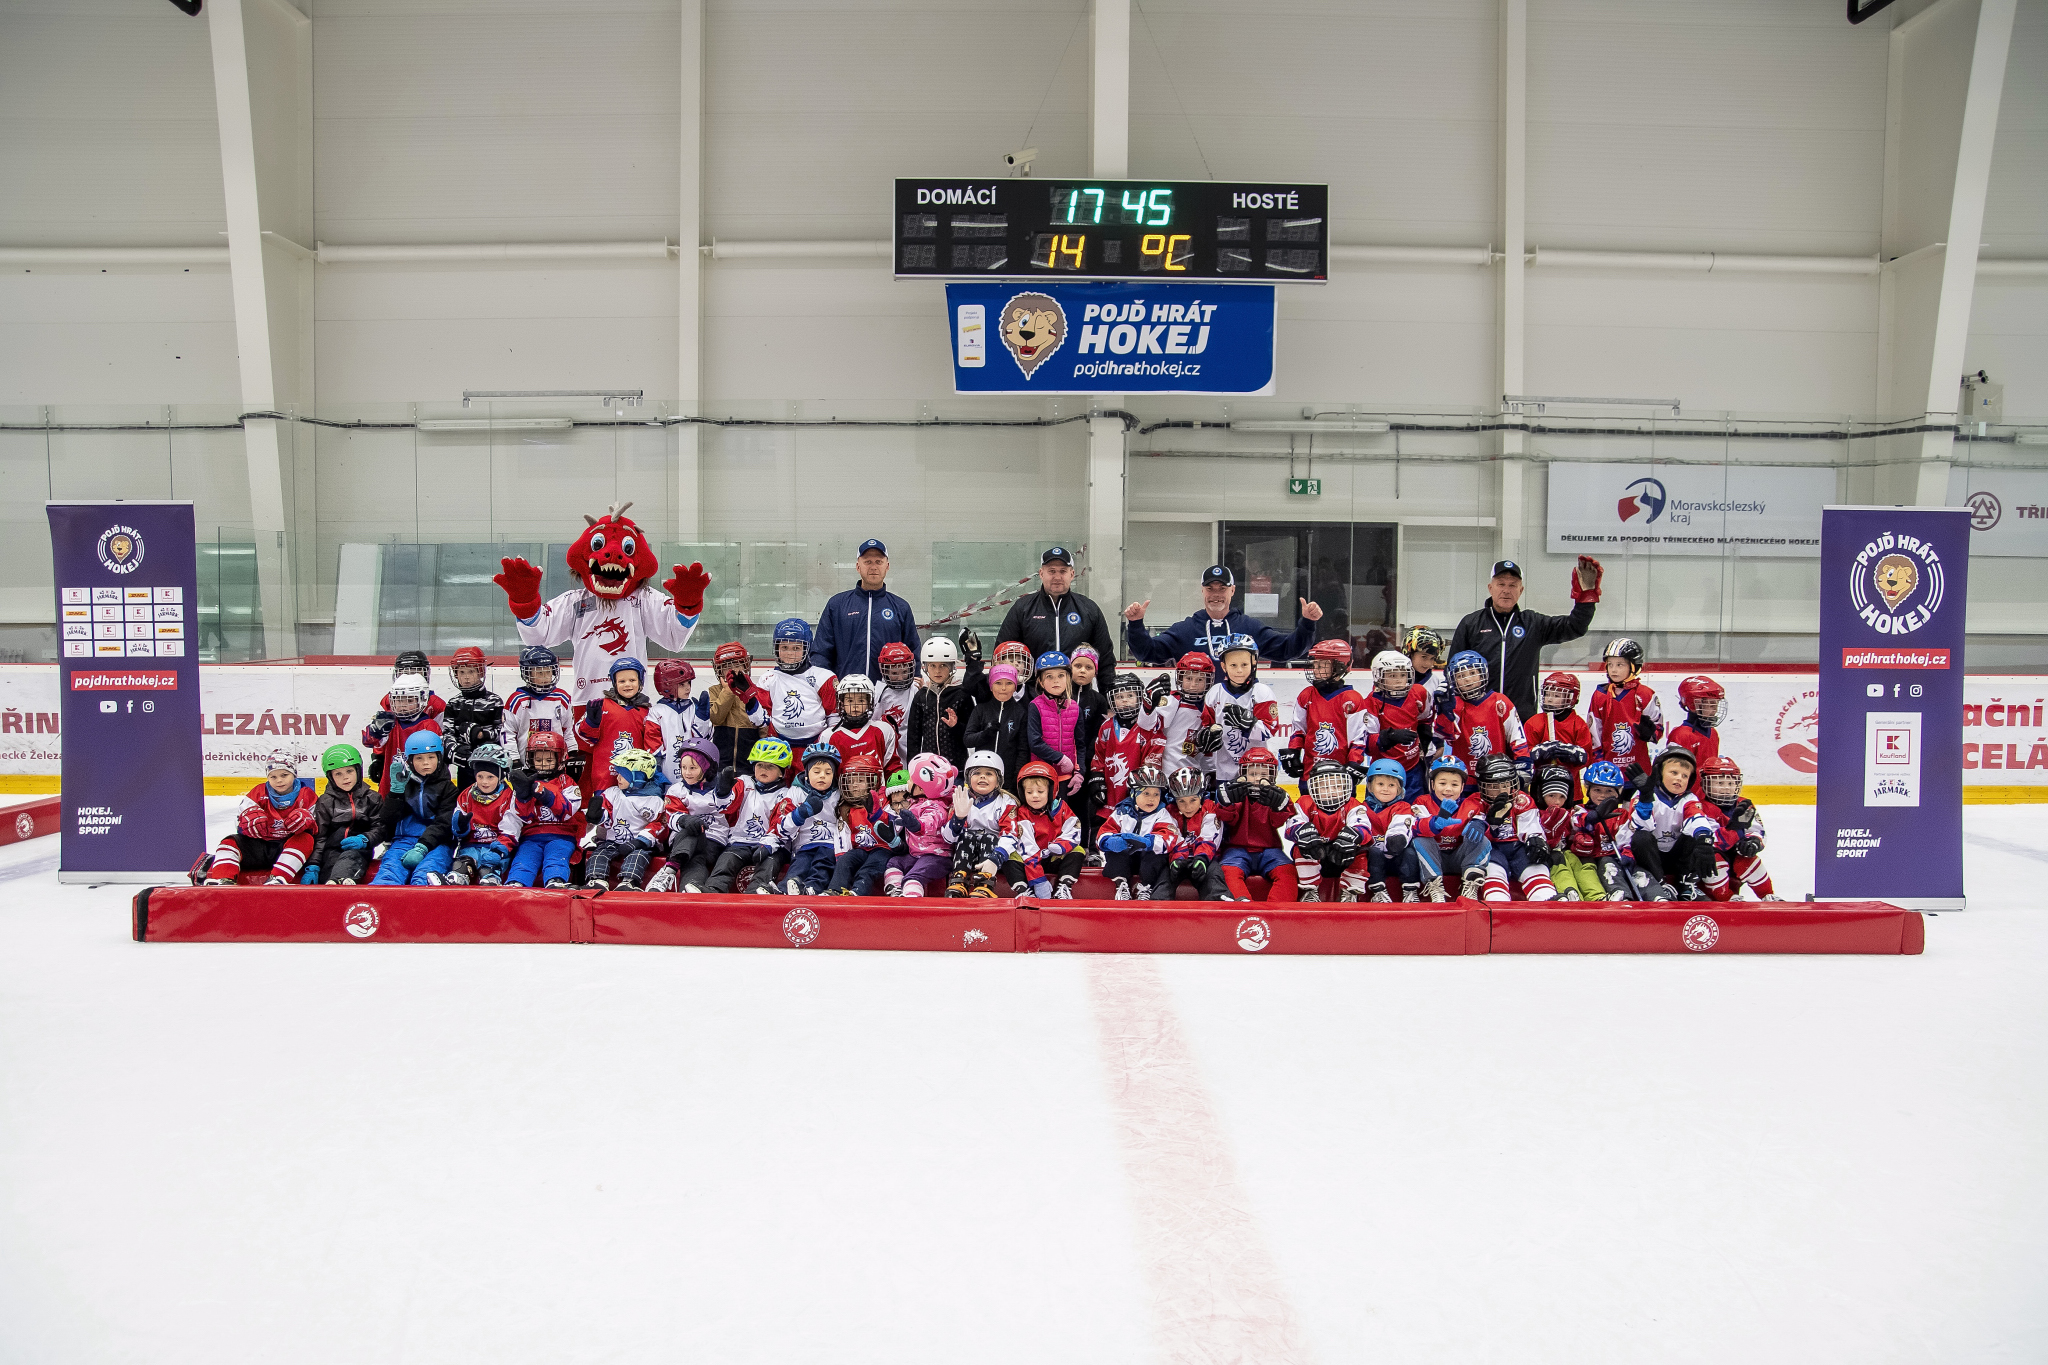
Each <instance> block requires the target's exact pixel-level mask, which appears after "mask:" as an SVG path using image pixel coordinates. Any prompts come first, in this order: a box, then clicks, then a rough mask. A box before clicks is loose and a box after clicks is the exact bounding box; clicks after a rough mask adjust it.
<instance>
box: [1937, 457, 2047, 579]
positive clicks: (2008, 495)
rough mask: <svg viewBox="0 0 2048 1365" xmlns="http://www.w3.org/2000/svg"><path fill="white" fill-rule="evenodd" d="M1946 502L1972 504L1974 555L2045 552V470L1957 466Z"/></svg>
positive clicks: (2026, 555)
mask: <svg viewBox="0 0 2048 1365" xmlns="http://www.w3.org/2000/svg"><path fill="white" fill-rule="evenodd" d="M1948 505H1949V506H1951V507H1967V508H1969V509H1970V557H1971V558H1972V559H1975V558H1977V557H1979V556H1984V557H1987V558H1992V559H2001V558H2003V559H2018V558H2029V559H2031V558H2033V557H2035V556H2037V555H2042V556H2048V470H2042V469H1982V468H1972V469H1966V468H1964V467H1963V466H1961V465H1956V466H1955V467H1953V468H1952V469H1950V470H1949V474H1948Z"/></svg>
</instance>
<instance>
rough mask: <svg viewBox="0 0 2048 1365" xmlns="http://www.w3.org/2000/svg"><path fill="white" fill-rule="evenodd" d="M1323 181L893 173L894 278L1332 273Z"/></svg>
mask: <svg viewBox="0 0 2048 1365" xmlns="http://www.w3.org/2000/svg"><path fill="white" fill-rule="evenodd" d="M1329 200H1330V191H1329V187H1328V186H1327V185H1274V184H1250V183H1243V184H1227V183H1222V182H1218V181H1213V180H1180V181H1168V180H1080V179H1057V180H898V181H897V182H896V212H895V215H894V225H893V228H892V232H893V234H894V241H893V243H892V257H893V259H894V261H895V270H896V276H897V278H898V279H955V280H958V279H988V278H991V277H1001V278H1005V279H1020V278H1021V279H1042V280H1134V281H1142V282H1152V281H1160V280H1181V281H1185V280H1213V281H1219V282H1221V283H1225V284H1247V283H1252V282H1274V281H1281V280H1286V281H1292V282H1296V283H1304V282H1305V283H1309V284H1321V283H1324V282H1325V281H1327V280H1328V279H1329V268H1330V218H1329Z"/></svg>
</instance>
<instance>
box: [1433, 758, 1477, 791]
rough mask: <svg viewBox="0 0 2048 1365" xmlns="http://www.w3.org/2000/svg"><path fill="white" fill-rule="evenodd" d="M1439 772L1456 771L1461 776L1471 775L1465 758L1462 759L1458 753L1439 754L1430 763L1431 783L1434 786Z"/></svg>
mask: <svg viewBox="0 0 2048 1365" xmlns="http://www.w3.org/2000/svg"><path fill="white" fill-rule="evenodd" d="M1438 773H1456V774H1457V775H1458V776H1459V777H1461V778H1462V777H1467V776H1469V774H1468V773H1467V772H1466V769H1465V763H1464V760H1462V759H1460V758H1459V757H1458V756H1457V755H1456V754H1438V755H1437V756H1436V758H1435V759H1434V760H1433V761H1432V762H1431V763H1430V765H1429V784H1430V785H1431V786H1432V787H1433V786H1435V785H1436V775H1437V774H1438Z"/></svg>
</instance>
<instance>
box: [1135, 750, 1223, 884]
mask: <svg viewBox="0 0 2048 1365" xmlns="http://www.w3.org/2000/svg"><path fill="white" fill-rule="evenodd" d="M1205 786H1206V784H1205V783H1204V782H1203V780H1202V775H1201V774H1200V773H1198V772H1196V771H1194V770H1193V769H1191V768H1182V769H1181V770H1180V771H1179V772H1177V773H1175V774H1174V775H1173V776H1172V777H1169V778H1167V779H1166V794H1167V796H1168V797H1169V798H1170V799H1169V801H1168V803H1167V813H1168V814H1170V815H1171V816H1172V817H1173V830H1172V834H1171V837H1170V838H1169V840H1168V843H1167V847H1166V866H1165V867H1163V868H1161V869H1160V870H1159V880H1158V881H1157V882H1155V883H1153V886H1152V899H1153V900H1156V901H1170V900H1172V899H1173V898H1174V895H1175V893H1176V892H1178V891H1179V890H1180V888H1181V885H1182V884H1183V883H1185V884H1187V885H1189V886H1192V887H1194V888H1195V894H1196V895H1197V896H1198V897H1200V898H1201V899H1203V900H1205V901H1214V900H1222V899H1223V878H1222V877H1220V876H1218V875H1217V873H1216V849H1217V847H1218V845H1220V844H1221V843H1222V842H1223V815H1222V812H1220V811H1219V810H1217V808H1216V803H1215V802H1214V801H1211V800H1210V799H1209V798H1208V794H1207V793H1206V792H1205V790H1204V787H1205Z"/></svg>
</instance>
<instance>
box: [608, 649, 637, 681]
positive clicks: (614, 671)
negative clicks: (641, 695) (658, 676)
mask: <svg viewBox="0 0 2048 1365" xmlns="http://www.w3.org/2000/svg"><path fill="white" fill-rule="evenodd" d="M621 673H631V674H632V675H633V676H634V677H635V678H636V679H638V680H639V682H640V684H641V686H643V687H644V686H646V684H647V665H646V664H643V663H641V662H640V661H639V660H638V659H636V658H634V657H633V656H632V655H630V654H628V655H627V656H626V657H625V658H623V659H615V660H613V661H612V666H611V670H610V671H609V672H607V673H606V674H605V677H606V678H607V679H609V680H610V681H611V684H612V686H613V687H617V686H618V685H619V674H621Z"/></svg>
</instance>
